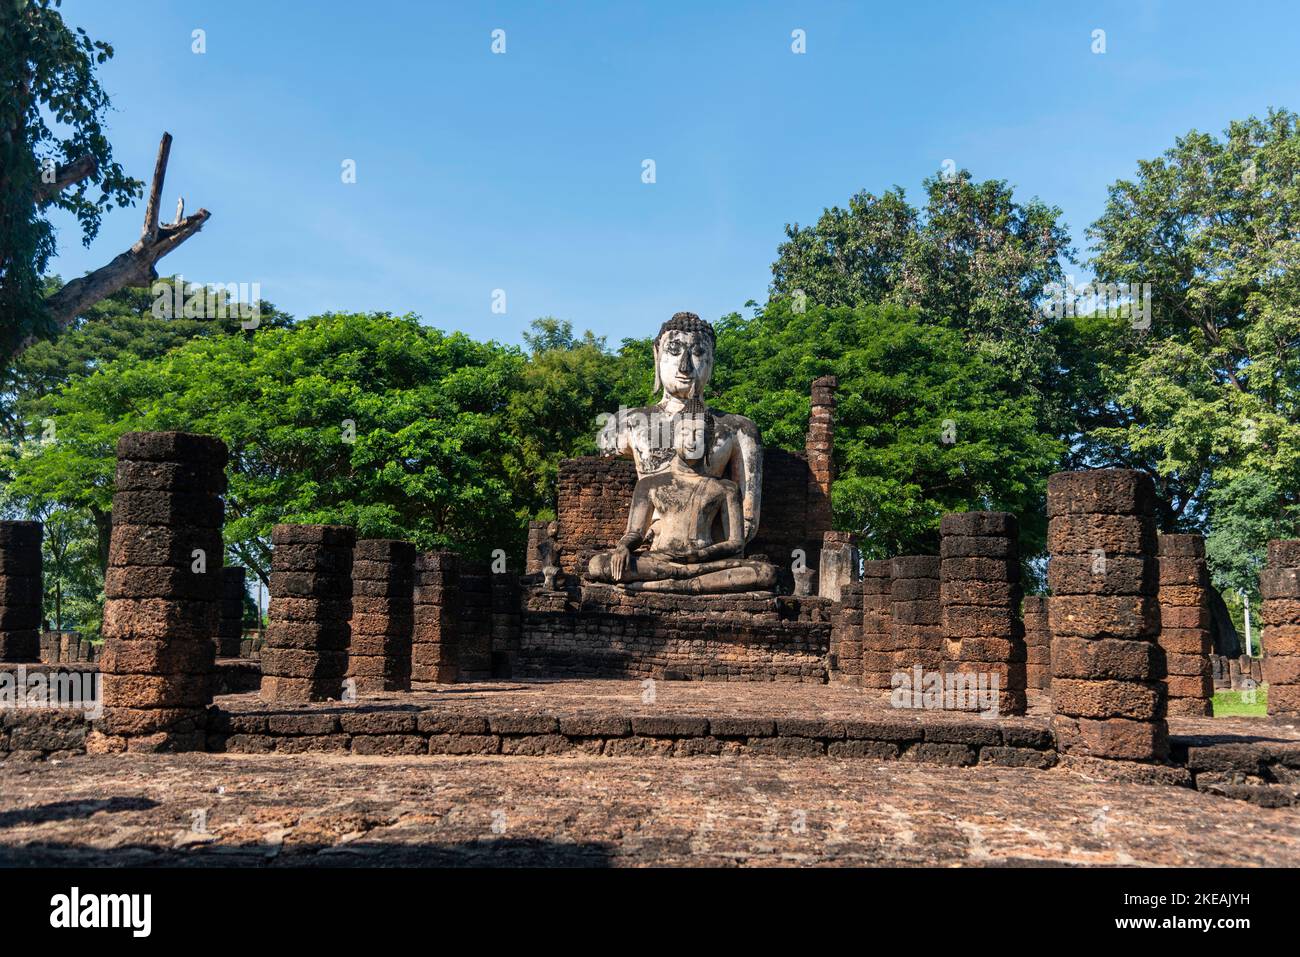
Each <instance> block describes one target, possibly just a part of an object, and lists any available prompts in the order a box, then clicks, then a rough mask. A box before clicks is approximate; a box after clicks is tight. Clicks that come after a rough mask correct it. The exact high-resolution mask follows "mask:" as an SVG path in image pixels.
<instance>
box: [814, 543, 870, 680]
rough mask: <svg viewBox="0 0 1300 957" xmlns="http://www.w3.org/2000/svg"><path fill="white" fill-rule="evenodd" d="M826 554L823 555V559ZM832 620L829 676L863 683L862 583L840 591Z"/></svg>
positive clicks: (846, 585) (852, 584)
mask: <svg viewBox="0 0 1300 957" xmlns="http://www.w3.org/2000/svg"><path fill="white" fill-rule="evenodd" d="M825 554H826V553H825V552H822V555H823V556H825ZM832 615H833V617H832V618H831V646H830V658H831V668H830V675H831V678H832V680H834V681H837V682H843V683H845V684H851V685H860V684H861V683H862V582H848V583H846V584H844V585H843V586H841V588H840V600H839V603H838V604H837V605H836V606H835V607H834V611H833V612H832Z"/></svg>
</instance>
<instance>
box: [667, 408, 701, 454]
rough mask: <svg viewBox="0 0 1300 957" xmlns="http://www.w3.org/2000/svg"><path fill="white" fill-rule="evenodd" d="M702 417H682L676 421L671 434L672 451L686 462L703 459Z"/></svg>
mask: <svg viewBox="0 0 1300 957" xmlns="http://www.w3.org/2000/svg"><path fill="white" fill-rule="evenodd" d="M704 441H705V430H704V416H703V415H683V416H679V417H678V419H677V427H676V430H675V431H674V433H673V451H675V452H676V453H677V454H678V456H680V457H681V458H682V459H683V460H685V461H687V462H698V461H699V460H700V459H702V458H704V452H705V448H704Z"/></svg>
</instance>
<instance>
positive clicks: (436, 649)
mask: <svg viewBox="0 0 1300 957" xmlns="http://www.w3.org/2000/svg"><path fill="white" fill-rule="evenodd" d="M458 583H459V577H458V575H457V561H456V554H455V552H448V551H438V552H423V553H421V554H420V555H418V556H417V557H416V560H415V631H414V634H413V635H412V642H413V643H412V645H411V680H412V681H416V682H426V683H428V682H432V683H436V684H450V683H452V682H454V681H455V680H456V644H457V642H456V604H457V603H456V590H457V587H458Z"/></svg>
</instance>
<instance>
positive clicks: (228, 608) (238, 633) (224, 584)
mask: <svg viewBox="0 0 1300 957" xmlns="http://www.w3.org/2000/svg"><path fill="white" fill-rule="evenodd" d="M244 575H245V569H243V568H240V567H238V566H235V565H228V566H226V567H225V568H223V569H221V623H220V624H219V625H218V626H217V657H218V658H238V657H239V642H240V641H241V640H242V639H243V637H244Z"/></svg>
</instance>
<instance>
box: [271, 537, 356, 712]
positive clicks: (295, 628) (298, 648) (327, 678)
mask: <svg viewBox="0 0 1300 957" xmlns="http://www.w3.org/2000/svg"><path fill="white" fill-rule="evenodd" d="M355 543H356V532H355V531H354V530H353V529H351V528H348V527H346V526H342V525H277V526H275V528H273V529H272V530H271V545H272V546H273V550H272V552H271V603H270V605H269V606H268V608H267V625H266V643H265V644H264V645H263V646H262V697H263V698H264V699H266V700H267V701H282V702H297V703H301V702H306V701H327V700H331V699H338V698H342V697H343V677H344V673H345V671H346V670H347V663H348V637H349V635H350V631H349V628H348V619H349V618H350V617H351V615H352V547H353V545H354V544H355Z"/></svg>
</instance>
